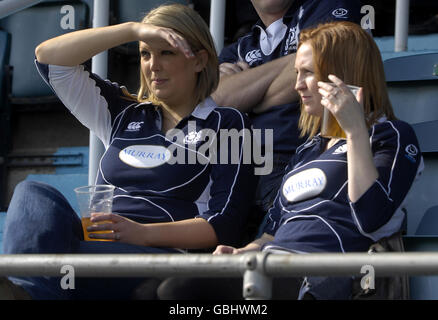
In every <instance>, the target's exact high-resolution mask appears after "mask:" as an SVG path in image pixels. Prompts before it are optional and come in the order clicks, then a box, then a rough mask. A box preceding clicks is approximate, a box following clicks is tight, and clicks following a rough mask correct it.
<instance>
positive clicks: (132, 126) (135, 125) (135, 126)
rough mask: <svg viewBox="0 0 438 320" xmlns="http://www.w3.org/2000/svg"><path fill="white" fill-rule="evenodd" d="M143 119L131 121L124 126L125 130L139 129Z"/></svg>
mask: <svg viewBox="0 0 438 320" xmlns="http://www.w3.org/2000/svg"><path fill="white" fill-rule="evenodd" d="M143 123H144V122H143V121H141V122H131V123H130V124H128V127H127V128H126V131H139V130H140V128H141V126H142V125H143Z"/></svg>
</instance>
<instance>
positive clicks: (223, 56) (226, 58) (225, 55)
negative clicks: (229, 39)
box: [218, 41, 239, 64]
mask: <svg viewBox="0 0 438 320" xmlns="http://www.w3.org/2000/svg"><path fill="white" fill-rule="evenodd" d="M237 48H238V41H236V42H234V43H232V44H230V45H229V46H227V47H225V48H223V49H222V51H221V53H220V55H219V57H218V59H219V64H222V63H225V62H229V63H235V62H238V61H239V55H238V52H237Z"/></svg>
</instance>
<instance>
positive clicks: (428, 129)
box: [384, 52, 438, 235]
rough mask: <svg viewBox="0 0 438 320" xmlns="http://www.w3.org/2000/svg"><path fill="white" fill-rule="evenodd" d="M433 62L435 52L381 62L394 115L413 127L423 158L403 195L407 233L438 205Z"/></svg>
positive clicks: (437, 82) (437, 57) (437, 101)
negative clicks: (421, 166)
mask: <svg viewBox="0 0 438 320" xmlns="http://www.w3.org/2000/svg"><path fill="white" fill-rule="evenodd" d="M437 65H438V52H437V53H429V54H418V55H410V56H404V57H398V58H392V59H388V60H386V61H385V62H384V67H385V76H386V80H387V85H388V92H389V97H390V99H391V102H392V105H393V108H394V112H395V115H396V116H397V117H398V118H399V119H401V120H404V121H406V122H408V123H410V124H411V125H412V126H413V127H414V130H415V132H416V134H417V137H418V139H419V143H420V148H421V151H422V152H423V157H424V161H425V169H424V171H423V174H422V175H421V178H420V179H419V180H418V181H416V182H415V183H414V185H413V188H412V190H411V191H410V193H409V194H408V196H407V198H406V209H407V234H408V235H414V234H415V233H416V230H417V228H418V226H419V224H420V222H421V220H422V219H423V215H424V214H425V212H427V211H428V210H429V209H430V208H432V207H434V206H437V205H438V193H437V190H438V156H437V155H438V140H437V139H436V138H434V133H436V132H438V70H437ZM436 234H437V235H438V228H437V233H436Z"/></svg>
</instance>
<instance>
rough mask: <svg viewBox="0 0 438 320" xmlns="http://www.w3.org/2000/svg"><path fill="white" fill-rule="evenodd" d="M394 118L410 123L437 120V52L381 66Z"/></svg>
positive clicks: (391, 61) (390, 61)
mask: <svg viewBox="0 0 438 320" xmlns="http://www.w3.org/2000/svg"><path fill="white" fill-rule="evenodd" d="M384 66H385V75H386V81H387V83H388V90H389V96H390V99H391V102H392V105H393V108H394V112H395V114H396V116H397V117H398V118H399V119H401V120H404V121H406V122H409V123H420V122H425V121H430V120H438V52H437V53H429V54H419V55H411V56H405V57H399V58H392V59H388V60H386V61H385V63H384Z"/></svg>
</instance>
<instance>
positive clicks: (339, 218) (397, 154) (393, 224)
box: [264, 120, 423, 253]
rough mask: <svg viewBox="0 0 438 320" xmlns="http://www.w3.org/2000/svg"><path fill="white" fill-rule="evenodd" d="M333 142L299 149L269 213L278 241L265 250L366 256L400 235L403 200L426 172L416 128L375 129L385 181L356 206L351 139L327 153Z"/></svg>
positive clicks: (392, 124)
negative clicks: (350, 190)
mask: <svg viewBox="0 0 438 320" xmlns="http://www.w3.org/2000/svg"><path fill="white" fill-rule="evenodd" d="M327 142H328V139H326V138H322V137H321V136H319V135H318V136H315V137H314V138H313V139H309V141H308V142H306V143H305V144H303V145H301V146H300V147H299V148H298V149H297V152H296V155H295V157H293V158H292V160H291V161H290V163H289V165H288V167H287V170H286V172H287V174H286V175H285V176H284V178H283V182H282V185H281V187H280V189H279V191H278V193H277V197H276V200H275V203H274V206H273V207H272V208H271V209H270V211H269V218H268V223H267V224H266V226H265V229H264V232H266V233H268V234H271V235H274V240H273V241H272V242H270V243H268V244H266V245H265V247H264V250H269V249H278V250H285V251H290V252H297V253H302V252H357V251H366V250H367V249H368V248H369V246H370V245H371V244H372V243H373V242H376V241H377V240H379V239H381V238H383V237H387V236H390V235H392V234H393V233H395V232H397V231H399V230H400V227H401V225H402V223H403V220H404V212H403V211H402V210H401V208H402V206H403V200H404V198H405V196H406V194H407V192H408V191H409V189H410V188H411V185H412V183H413V181H414V179H415V177H416V175H417V174H418V173H419V172H420V171H421V170H422V169H423V163H422V157H421V152H420V149H419V146H418V141H417V138H416V136H415V133H414V131H413V129H412V127H411V126H410V125H409V124H407V123H405V122H403V121H398V120H396V121H386V120H382V121H380V122H379V123H377V124H375V125H374V126H373V127H372V128H371V130H370V145H371V149H372V153H373V159H374V164H375V165H376V168H377V170H378V173H379V177H378V178H377V179H376V181H375V182H374V183H373V184H372V185H371V187H370V188H369V189H368V190H367V191H366V192H365V193H364V194H363V195H362V197H361V198H360V199H358V200H357V201H356V202H354V203H353V202H351V201H350V200H349V197H348V174H347V144H346V140H340V141H339V142H338V143H336V144H335V145H334V146H332V147H331V148H330V149H328V150H326V151H324V149H325V146H326V145H327Z"/></svg>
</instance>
